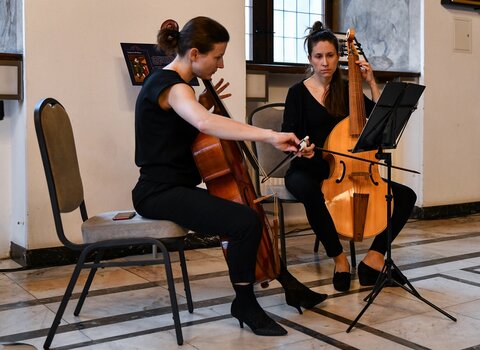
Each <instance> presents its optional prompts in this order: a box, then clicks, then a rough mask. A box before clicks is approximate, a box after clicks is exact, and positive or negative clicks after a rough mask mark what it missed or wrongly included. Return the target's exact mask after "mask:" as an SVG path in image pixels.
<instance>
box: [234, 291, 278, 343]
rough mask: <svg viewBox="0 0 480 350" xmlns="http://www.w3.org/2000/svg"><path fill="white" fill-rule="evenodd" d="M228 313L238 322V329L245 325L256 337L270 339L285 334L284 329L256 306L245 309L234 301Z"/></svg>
mask: <svg viewBox="0 0 480 350" xmlns="http://www.w3.org/2000/svg"><path fill="white" fill-rule="evenodd" d="M230 312H231V314H232V316H233V317H235V318H236V319H237V320H238V323H239V324H240V328H243V324H244V323H246V325H247V326H248V327H250V329H251V330H252V332H253V333H254V334H256V335H263V336H270V337H272V336H280V335H286V334H287V331H286V329H284V328H283V327H282V326H280V325H279V324H278V323H277V322H275V321H274V320H273V319H271V318H270V317H269V316H268V315H267V314H266V313H265V311H263V309H262V308H261V307H260V305H258V304H256V305H249V306H248V307H245V305H240V303H238V302H237V299H234V300H233V302H232V307H231V311H230Z"/></svg>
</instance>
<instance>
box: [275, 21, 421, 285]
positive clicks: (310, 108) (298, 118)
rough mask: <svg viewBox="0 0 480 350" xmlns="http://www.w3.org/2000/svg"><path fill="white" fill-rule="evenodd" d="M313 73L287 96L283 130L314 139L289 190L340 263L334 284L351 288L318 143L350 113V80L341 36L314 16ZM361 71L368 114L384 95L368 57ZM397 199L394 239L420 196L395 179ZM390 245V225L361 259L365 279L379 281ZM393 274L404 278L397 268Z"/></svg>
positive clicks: (292, 172)
mask: <svg viewBox="0 0 480 350" xmlns="http://www.w3.org/2000/svg"><path fill="white" fill-rule="evenodd" d="M305 45H306V47H307V50H308V60H309V62H310V69H311V74H310V76H309V77H308V78H306V79H304V80H302V81H301V82H299V83H297V84H295V85H293V86H292V87H291V88H290V89H289V91H288V95H287V98H286V104H285V112H284V122H283V126H282V131H284V132H293V133H295V135H296V136H298V137H305V136H306V135H308V136H309V138H310V141H311V144H310V145H309V146H308V147H307V148H306V149H305V152H308V151H310V153H308V154H304V155H303V157H301V158H296V159H294V160H293V161H292V163H291V165H290V168H289V170H288V171H287V174H286V176H285V185H286V187H287V188H288V190H289V191H290V192H291V193H292V194H293V195H294V196H295V197H296V198H297V199H298V200H299V201H301V202H302V203H303V205H304V206H305V210H306V215H307V218H308V221H309V223H310V225H311V227H312V230H313V231H314V233H315V235H316V236H317V237H318V239H319V240H320V242H322V245H323V246H324V248H325V250H326V253H327V255H328V256H329V257H332V258H333V260H334V263H335V269H334V274H333V286H334V288H335V289H336V290H338V291H347V290H349V288H350V280H351V274H350V265H349V263H348V260H347V257H346V255H345V253H344V252H343V248H342V245H341V243H340V240H339V236H338V233H337V231H336V229H335V223H334V222H333V219H332V217H331V214H330V212H329V211H328V208H327V206H326V204H325V198H324V194H323V192H322V186H321V185H322V182H323V181H324V180H325V179H327V178H328V177H329V175H330V168H329V163H328V162H327V161H326V160H325V159H324V158H323V157H322V154H321V152H315V145H317V146H320V147H322V146H323V145H324V143H325V141H326V139H327V137H328V136H329V134H330V132H331V131H332V130H333V128H334V127H335V126H336V125H337V124H338V123H339V122H340V121H341V120H342V119H343V118H345V117H346V116H347V115H348V105H349V103H348V98H349V97H348V86H346V84H345V83H344V81H343V80H342V77H341V72H340V68H339V66H338V62H339V42H338V39H337V37H336V36H335V34H334V33H333V32H332V31H331V30H329V29H325V28H324V27H323V25H322V23H321V22H315V23H314V24H313V26H312V28H310V32H309V34H308V35H307V37H306V39H305ZM356 64H358V65H359V66H360V70H361V75H362V77H363V79H364V80H365V82H366V83H367V84H368V85H369V87H370V90H371V94H372V99H373V101H372V100H370V99H368V98H367V97H366V96H364V97H363V98H364V101H365V107H366V109H367V115H368V114H369V112H370V111H371V110H372V108H373V106H374V101H377V100H378V98H379V96H380V91H379V89H378V87H377V84H376V82H375V78H374V76H373V71H372V68H371V67H370V65H369V64H368V62H366V61H357V62H356ZM392 193H393V198H394V201H395V205H394V210H393V213H392V240H393V239H395V237H396V236H397V235H398V233H399V232H400V230H401V229H402V228H403V226H404V225H405V223H406V222H407V220H408V218H409V216H410V213H411V211H412V209H413V206H414V204H415V201H416V195H415V192H413V190H411V189H410V188H409V187H406V186H404V185H401V184H398V183H393V184H392ZM386 251H387V231H386V229H385V230H384V231H383V232H381V233H379V234H378V235H377V236H376V237H375V239H374V240H373V243H372V245H371V246H370V249H369V250H368V253H367V255H366V256H365V257H364V259H363V260H362V262H360V264H359V265H358V277H359V281H360V284H361V285H364V286H366V285H373V284H375V282H376V280H377V277H378V276H379V274H380V271H381V270H382V268H383V265H384V256H385V253H386ZM393 277H394V278H396V279H397V281H399V282H400V283H404V281H403V280H402V279H401V277H400V276H398V275H397V274H396V273H394V274H393Z"/></svg>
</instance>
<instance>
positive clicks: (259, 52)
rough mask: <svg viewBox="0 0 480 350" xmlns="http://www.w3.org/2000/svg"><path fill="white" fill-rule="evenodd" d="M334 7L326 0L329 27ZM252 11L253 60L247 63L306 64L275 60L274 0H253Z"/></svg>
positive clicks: (326, 17)
mask: <svg viewBox="0 0 480 350" xmlns="http://www.w3.org/2000/svg"><path fill="white" fill-rule="evenodd" d="M332 8H333V6H332V3H331V1H328V0H325V25H326V27H328V28H331V24H332ZM252 12H253V13H252V60H247V64H262V65H271V66H279V65H282V66H285V65H287V66H298V65H300V66H302V67H303V66H305V65H304V64H300V63H291V64H290V63H289V64H279V63H275V62H274V54H273V35H274V31H273V0H253V1H252Z"/></svg>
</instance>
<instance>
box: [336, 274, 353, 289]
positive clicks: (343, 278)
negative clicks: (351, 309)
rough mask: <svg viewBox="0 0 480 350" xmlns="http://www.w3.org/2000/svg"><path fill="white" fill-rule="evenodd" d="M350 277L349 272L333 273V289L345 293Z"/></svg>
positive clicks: (348, 287) (348, 286)
mask: <svg viewBox="0 0 480 350" xmlns="http://www.w3.org/2000/svg"><path fill="white" fill-rule="evenodd" d="M351 280H352V275H351V274H350V272H334V273H333V288H335V289H336V290H338V291H339V292H346V291H348V290H349V289H350V281H351Z"/></svg>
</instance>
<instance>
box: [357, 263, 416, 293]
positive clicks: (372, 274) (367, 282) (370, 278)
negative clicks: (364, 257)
mask: <svg viewBox="0 0 480 350" xmlns="http://www.w3.org/2000/svg"><path fill="white" fill-rule="evenodd" d="M380 274H381V271H378V270H375V269H374V268H372V267H370V266H368V265H367V264H365V263H364V262H363V261H361V262H360V264H358V280H359V282H360V285H362V286H373V285H374V284H375V283H376V282H377V279H378V277H379V276H380ZM392 278H393V279H394V280H395V281H397V282H398V283H400V284H401V285H404V284H405V283H407V280H406V278H405V276H403V275H400V274H399V273H398V272H397V270H392ZM391 286H392V287H395V286H397V285H396V284H392V285H391Z"/></svg>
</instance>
